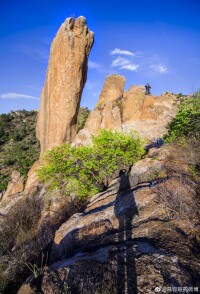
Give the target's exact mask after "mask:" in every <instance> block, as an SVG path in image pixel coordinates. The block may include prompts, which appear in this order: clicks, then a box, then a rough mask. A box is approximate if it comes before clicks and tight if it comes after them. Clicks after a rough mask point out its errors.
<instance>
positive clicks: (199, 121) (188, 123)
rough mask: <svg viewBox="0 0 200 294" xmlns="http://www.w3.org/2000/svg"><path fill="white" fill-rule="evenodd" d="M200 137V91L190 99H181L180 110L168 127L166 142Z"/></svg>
mask: <svg viewBox="0 0 200 294" xmlns="http://www.w3.org/2000/svg"><path fill="white" fill-rule="evenodd" d="M199 135H200V91H198V92H196V93H195V94H194V95H193V96H191V97H190V98H185V97H183V98H180V105H179V110H178V112H177V114H176V116H175V117H174V118H173V119H172V121H171V122H170V123H169V125H168V134H167V135H166V136H165V142H172V141H174V140H176V139H178V138H184V137H185V138H189V137H199Z"/></svg>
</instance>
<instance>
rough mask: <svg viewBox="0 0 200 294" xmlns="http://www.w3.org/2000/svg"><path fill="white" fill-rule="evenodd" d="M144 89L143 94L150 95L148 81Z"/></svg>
mask: <svg viewBox="0 0 200 294" xmlns="http://www.w3.org/2000/svg"><path fill="white" fill-rule="evenodd" d="M145 89H146V92H145V95H151V93H150V89H151V86H150V85H149V83H147V84H146V86H145Z"/></svg>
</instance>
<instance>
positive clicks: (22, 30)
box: [0, 0, 200, 113]
mask: <svg viewBox="0 0 200 294" xmlns="http://www.w3.org/2000/svg"><path fill="white" fill-rule="evenodd" d="M199 14H200V1H199V0H176V1H175V0H167V1H166V0H162V1H161V0H151V1H150V0H137V1H134V0H132V1H130V0H129V1H128V0H124V1H117V0H115V1H113V0H109V1H108V0H107V1H105V0H101V1H98V0H96V1H94V0H93V1H90V0H85V1H80V0H76V1H69V0H48V1H44V0H43V1H41V0H26V1H23V0H18V1H16V0H0V113H6V112H9V111H10V110H17V109H23V108H24V109H27V110H31V109H39V97H40V92H41V89H42V86H43V84H44V80H45V74H46V69H47V63H48V56H49V49H50V44H51V41H52V39H53V38H54V36H55V34H56V32H57V30H58V28H59V27H60V25H61V23H62V22H63V21H64V20H65V18H67V17H69V16H73V17H78V16H80V15H84V16H85V17H86V18H87V23H88V26H89V28H90V29H91V30H92V31H94V33H95V43H94V46H93V48H92V52H91V55H90V58H89V69H88V79H87V83H86V85H85V89H84V93H83V97H82V102H81V105H82V106H87V107H89V108H90V109H92V108H93V107H94V106H95V104H96V102H97V100H98V97H99V94H100V91H101V89H102V86H103V83H104V80H105V77H106V76H107V75H109V74H112V73H118V74H121V75H124V76H125V77H126V86H125V88H126V89H128V88H129V87H130V86H131V85H132V84H136V85H139V84H143V85H144V84H146V83H147V82H149V83H150V85H151V87H152V89H151V90H152V93H153V94H156V95H159V94H161V93H163V92H166V91H168V92H173V93H180V92H181V93H184V94H187V93H191V92H194V91H195V90H197V89H199V88H200V17H199Z"/></svg>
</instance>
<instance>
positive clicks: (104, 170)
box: [38, 130, 145, 199]
mask: <svg viewBox="0 0 200 294" xmlns="http://www.w3.org/2000/svg"><path fill="white" fill-rule="evenodd" d="M92 141H93V145H92V146H78V147H72V146H70V145H62V146H60V147H55V148H53V149H52V150H50V151H48V152H47V153H46V154H45V156H44V157H45V165H43V166H42V167H41V168H40V169H39V170H38V176H39V178H40V180H42V181H49V182H50V187H51V188H52V189H54V188H58V189H63V188H64V189H65V193H66V194H67V195H70V194H73V195H75V196H77V197H78V198H79V199H82V198H85V197H86V198H87V197H91V196H93V195H95V193H97V192H98V191H101V190H102V189H103V187H104V186H106V185H107V180H108V178H109V177H110V176H111V175H112V174H113V173H114V172H115V171H117V170H119V169H121V168H124V167H125V166H126V165H132V164H133V163H134V162H136V161H137V160H139V159H140V158H141V157H142V156H143V155H144V153H145V150H144V142H143V141H142V140H141V139H140V138H139V136H138V135H137V134H136V133H134V132H132V133H130V134H124V133H120V132H117V131H109V130H101V131H100V132H99V134H98V136H96V137H94V136H93V137H92Z"/></svg>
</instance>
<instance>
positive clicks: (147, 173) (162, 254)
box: [19, 147, 200, 294]
mask: <svg viewBox="0 0 200 294" xmlns="http://www.w3.org/2000/svg"><path fill="white" fill-rule="evenodd" d="M170 153H171V151H170V150H169V148H168V147H167V148H166V147H164V148H161V149H154V150H152V152H150V155H149V156H150V157H146V158H145V159H143V160H140V161H139V162H137V163H136V164H135V165H134V166H133V167H132V169H131V172H130V174H127V173H123V174H121V176H120V177H119V178H116V179H115V180H114V181H113V182H112V183H111V184H110V186H109V188H108V190H107V191H105V192H102V193H99V194H97V195H95V196H94V197H93V198H92V199H91V201H90V203H89V204H88V206H87V207H86V209H85V210H84V211H83V212H82V213H77V214H74V215H73V216H72V217H71V218H70V219H69V220H68V221H67V222H65V223H64V224H63V225H62V226H61V227H60V228H59V230H58V231H57V232H56V234H55V238H54V244H53V247H52V251H51V264H50V266H49V267H48V268H46V269H45V271H44V274H43V276H42V279H41V281H42V282H41V288H40V289H42V293H45V294H47V293H62V291H63V289H65V288H66V287H67V288H68V289H70V291H71V293H83V294H87V293H114V294H120V293H133V294H135V293H154V289H155V288H156V287H160V288H163V287H179V286H180V287H183V285H184V286H185V287H189V286H190V287H191V286H192V287H195V286H197V285H198V283H199V282H200V275H199V273H200V266H199V260H198V254H197V251H198V250H197V246H198V242H199V241H200V236H197V235H195V234H194V233H193V231H195V230H194V222H193V221H194V219H193V218H195V213H196V212H197V209H195V205H196V204H195V198H193V196H194V195H193V192H194V191H193V188H192V187H191V186H190V185H189V183H188V182H187V181H182V182H181V185H180V182H179V178H177V176H175V177H173V176H171V177H169V176H168V174H167V170H168V169H169V165H170V164H171V167H170V168H171V169H172V168H173V167H174V162H173V161H172V162H171V163H169V161H168V160H167V158H169V155H170ZM171 174H172V173H171V172H170V175H171ZM166 193H171V194H170V195H171V196H170V197H171V198H170V199H168V200H167V199H166V198H165V196H166ZM178 193H179V196H181V197H182V199H183V201H184V202H186V203H185V204H184V205H183V206H182V208H181V211H180V210H179V209H180V207H179V206H178V205H175V203H176V204H178V201H179V196H178ZM168 201H169V202H168ZM171 201H172V202H173V201H175V202H174V204H173V209H171V204H170V203H172V202H171ZM188 201H189V202H188ZM188 206H189V210H190V212H191V214H190V212H189V211H188ZM195 211H196V212H195ZM182 213H183V214H184V213H186V215H187V214H188V217H187V218H185V217H181V214H182ZM192 219H193V220H192ZM198 238H199V239H198ZM198 240H199V241H198ZM177 241H178V242H177ZM34 285H35V286H36V284H34V282H33V283H31V288H30V289H34ZM23 287H24V288H25V286H23ZM23 287H22V289H23ZM19 293H24V292H19ZM34 293H36V290H35V292H34Z"/></svg>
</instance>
